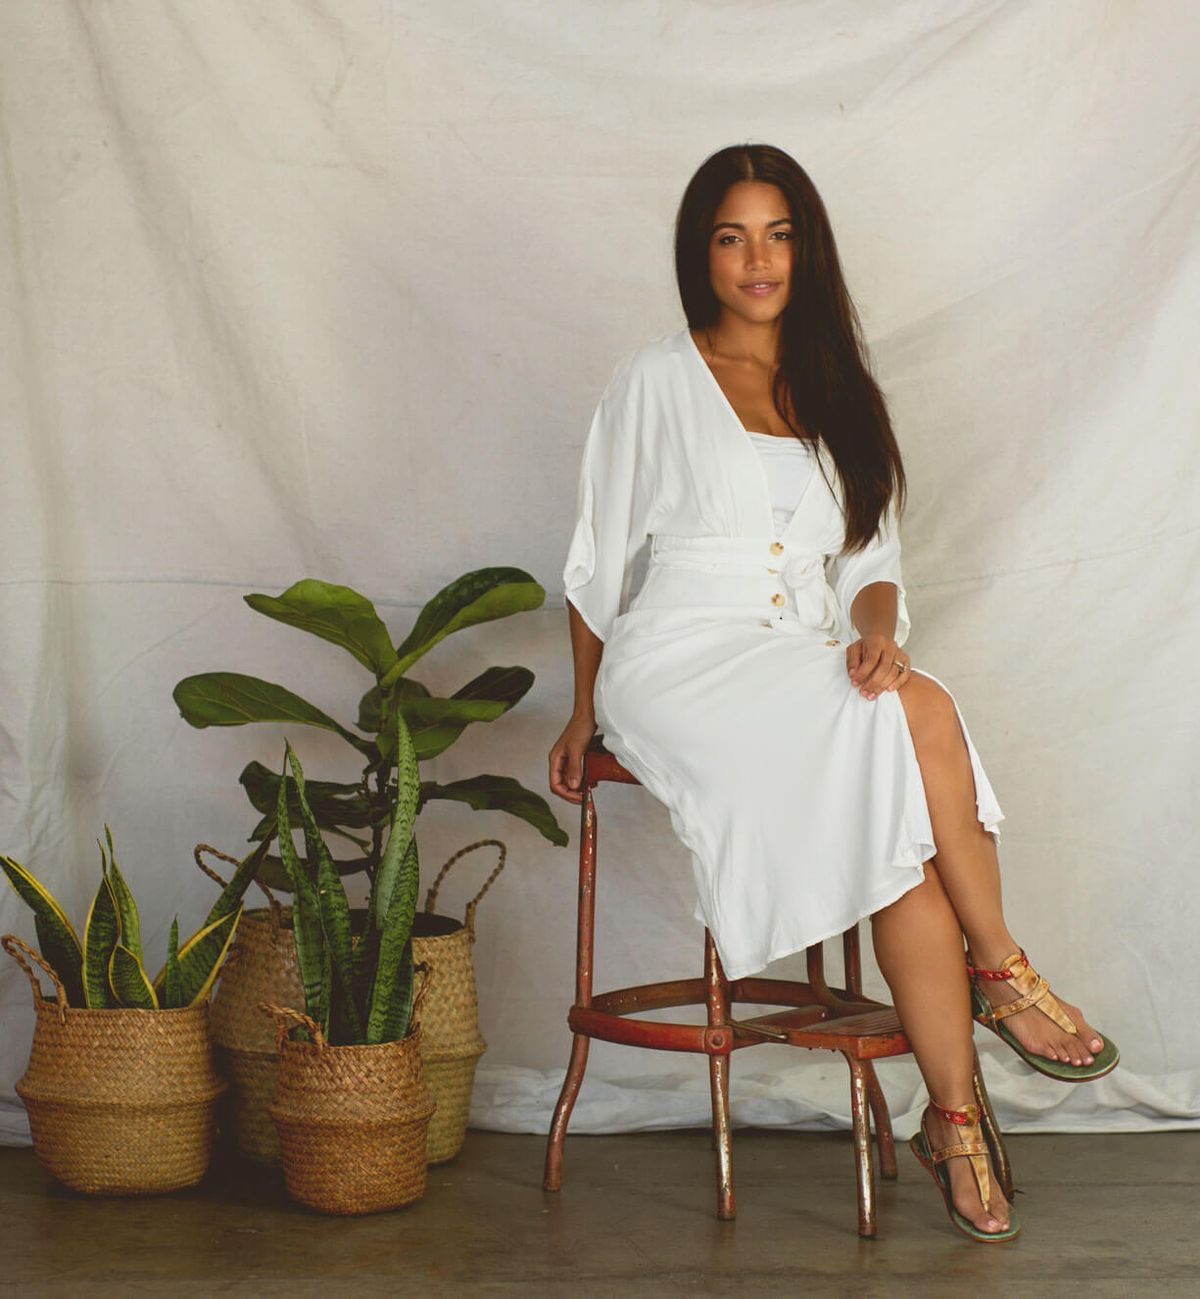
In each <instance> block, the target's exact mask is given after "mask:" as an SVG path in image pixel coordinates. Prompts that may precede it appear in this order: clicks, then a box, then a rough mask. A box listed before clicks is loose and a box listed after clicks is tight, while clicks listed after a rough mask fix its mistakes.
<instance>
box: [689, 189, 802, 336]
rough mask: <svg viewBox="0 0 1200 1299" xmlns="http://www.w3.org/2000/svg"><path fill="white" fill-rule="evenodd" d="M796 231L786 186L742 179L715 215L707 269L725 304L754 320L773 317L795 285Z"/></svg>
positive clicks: (714, 288)
mask: <svg viewBox="0 0 1200 1299" xmlns="http://www.w3.org/2000/svg"><path fill="white" fill-rule="evenodd" d="M794 243H795V233H794V231H793V228H792V220H791V215H790V214H789V212H788V205H787V201H786V200H785V199H784V197H783V193H782V191H781V190H780V189H779V188H778V186H776V185H770V184H768V183H767V182H766V181H761V180H739V181H737V182H736V183H735V184H733V185H731V186H730V187H729V188H728V189H727V190H726V191H725V197H724V198H723V199H722V200H721V203H720V206H719V207H718V208H717V211H716V216H715V217H714V219H713V231H712V237H711V239H710V242H709V245H708V273H709V278H710V279H711V280H712V286H713V292H714V293H715V294H716V295H717V298H718V300H719V301H720V302H721V304H722V306H723V307H725V308H726V309H727V310H729V311H732V312H733V313H734V314H735V315H737V316H741V317H742V318H743V319H745V320H748V321H754V322H763V321H770V320H774V319H775V317H776V316H778V315H779V313H780V312H781V311H782V310H783V308H784V306H785V305H786V303H787V300H788V298H789V297H790V296H791V288H792V254H793V246H794Z"/></svg>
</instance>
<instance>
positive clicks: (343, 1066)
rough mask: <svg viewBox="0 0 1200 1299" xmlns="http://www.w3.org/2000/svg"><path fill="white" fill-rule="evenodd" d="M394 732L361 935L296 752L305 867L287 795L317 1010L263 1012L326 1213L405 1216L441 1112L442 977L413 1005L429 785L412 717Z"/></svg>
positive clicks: (294, 1186)
mask: <svg viewBox="0 0 1200 1299" xmlns="http://www.w3.org/2000/svg"><path fill="white" fill-rule="evenodd" d="M392 723H393V727H394V729H393V732H392V734H393V737H394V741H395V743H394V747H393V749H392V752H393V755H394V757H395V760H396V764H397V781H396V792H395V797H394V798H393V800H392V803H391V816H390V820H389V827H388V833H387V839H386V842H385V844H384V846H383V853H382V856H381V858H380V861H379V866H378V869H377V870H376V872H375V875H374V878H373V880H372V884H371V896H370V901H369V903H368V906H367V923H366V926H365V929H364V931H363V933H362V934H361V935H360V936H357V937H356V936H355V935H354V934H353V933H352V929H351V923H350V903H349V900H348V898H347V896H346V890H345V886H344V885H343V883H342V880H341V876H340V875H339V874H338V872H337V868H336V866H335V865H334V861H333V857H332V855H331V854H330V852H329V849H328V847H327V845H326V844H325V841H324V839H323V837H322V835H321V830H320V827H319V826H318V824H317V820H316V816H315V814H314V810H313V808H312V805H311V804H310V801H309V798H308V793H307V790H306V787H305V782H304V772H303V769H302V768H301V766H300V761H299V759H298V758H297V757H296V754H295V752H294V751H293V749H292V746H291V744H290V743H286V742H285V749H284V766H283V773H282V775H283V776H287V775H288V768H289V767H290V768H291V777H292V780H293V781H294V784H295V791H296V802H297V804H298V807H299V812H300V822H301V825H300V828H301V830H302V832H303V838H304V847H305V855H304V857H303V858H301V857H300V855H299V854H298V853H297V851H296V847H295V843H294V841H293V827H292V817H291V810H290V807H289V798H288V787H287V783H286V781H285V780H284V779H283V778H282V777H281V779H280V781H279V798H278V803H277V805H276V814H277V817H278V827H279V829H278V840H279V852H280V858H281V860H282V862H283V866H284V869H285V870H286V871H287V874H288V878H289V880H290V882H291V885H292V895H293V899H294V901H293V912H292V936H293V941H294V943H295V948H296V959H297V964H298V966H299V969H300V977H301V981H302V984H303V988H304V1011H303V1012H300V1011H299V1010H298V1009H296V1008H294V1007H284V1006H279V1005H277V1004H274V1003H271V1002H266V1001H264V1002H263V1003H262V1007H261V1009H262V1010H263V1011H264V1012H266V1013H267V1014H268V1015H270V1016H271V1017H272V1018H273V1019H274V1021H275V1032H276V1046H277V1048H278V1050H279V1052H280V1061H279V1069H278V1075H277V1082H276V1091H275V1098H274V1100H273V1102H272V1104H271V1106H270V1114H271V1117H272V1119H273V1120H274V1122H275V1126H276V1129H277V1132H278V1136H279V1145H280V1149H281V1152H282V1157H283V1172H284V1180H285V1182H286V1184H287V1189H288V1192H289V1194H290V1195H292V1197H293V1198H294V1199H296V1200H299V1201H300V1202H301V1203H303V1204H307V1205H310V1206H311V1207H313V1208H316V1209H321V1210H323V1211H324V1212H326V1213H340V1214H353V1213H373V1212H378V1211H379V1210H382V1209H393V1208H397V1207H399V1206H400V1205H404V1204H408V1203H411V1202H412V1201H413V1200H416V1199H419V1198H420V1197H421V1195H423V1194H424V1191H425V1182H426V1158H425V1150H426V1140H427V1135H428V1128H429V1118H430V1115H431V1114H432V1113H433V1112H434V1109H435V1102H434V1101H433V1100H432V1098H431V1097H430V1095H429V1092H428V1089H427V1087H426V1085H425V1078H424V1072H423V1070H422V1067H421V1054H420V1037H421V1028H420V1022H419V1018H418V1016H419V1009H420V1001H421V998H422V997H423V996H424V994H425V990H426V988H428V986H429V980H430V970H429V967H428V965H425V966H424V978H423V981H422V986H421V990H420V992H419V993H418V994H417V996H416V997H414V995H413V983H414V978H415V971H416V969H417V968H421V967H419V966H418V965H417V963H416V962H414V960H413V948H412V924H413V917H414V915H415V913H416V904H417V889H418V885H419V882H420V881H419V868H418V864H417V847H416V839H415V836H414V834H413V822H414V819H415V816H416V805H417V795H418V786H419V783H420V780H419V776H418V773H417V760H416V752H415V750H414V748H413V743H412V736H411V734H410V733H409V730H408V727H407V726H406V725H405V723H404V719H403V717H402V716H401V714H400V713H399V711H395V712H394V713H393V714H392ZM296 1033H298V1034H299V1035H300V1036H298V1037H297V1036H293V1034H296Z"/></svg>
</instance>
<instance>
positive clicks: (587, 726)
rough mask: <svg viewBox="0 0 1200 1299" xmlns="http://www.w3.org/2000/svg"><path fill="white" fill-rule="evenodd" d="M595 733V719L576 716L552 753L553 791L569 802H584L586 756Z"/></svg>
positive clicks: (551, 776) (551, 783) (573, 715)
mask: <svg viewBox="0 0 1200 1299" xmlns="http://www.w3.org/2000/svg"><path fill="white" fill-rule="evenodd" d="M595 733H596V719H595V717H594V716H584V715H579V714H574V713H573V714H572V715H571V720H570V721H569V722H568V723H567V724H566V726H564V727H563V733H562V734H561V735H560V736H559V737H558V739H557V740H556V741H555V742H554V747H553V748H552V749H551V750H550V790H551V792H552V793H555V794H557V795H558V796H559V798H565V799H566V800H567V802H568V803H582V802H583V790H582V789H581V788H580V786H581V784H582V782H583V755H584V753H585V752H586V751H587V746H588V745H589V744H590V743H591V742H592V736H593V735H595Z"/></svg>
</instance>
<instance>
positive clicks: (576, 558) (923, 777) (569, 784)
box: [550, 145, 1117, 1241]
mask: <svg viewBox="0 0 1200 1299" xmlns="http://www.w3.org/2000/svg"><path fill="white" fill-rule="evenodd" d="M675 260H676V274H677V277H678V282H679V289H680V294H681V297H682V301H683V308H684V312H685V315H686V317H687V322H688V324H687V327H686V328H684V329H681V330H679V331H677V332H675V333H671V334H668V335H664V336H663V337H661V338H657V339H654V340H652V341H651V342H649V343H646V344H644V345H642V346H641V347H639V348H637V349H636V350H635V351H633V352H632V353H629V354H627V355H626V356H624V357H622V358H621V360H620V361H619V362H618V363H617V366H616V369H615V371H614V373H613V376H612V379H611V380H610V382H609V384H608V387H607V389H606V390H605V392H604V394H603V396H602V397H601V400H600V403H599V405H598V407H597V409H596V413H595V416H594V418H593V420H592V425H591V429H590V431H589V433H588V437H587V440H586V442H585V446H584V451H583V463H582V467H581V471H580V478H579V492H578V515H577V521H576V526H575V531H574V533H573V535H572V538H571V543H570V548H569V552H568V556H567V562H566V567H565V570H564V574H563V580H564V587H565V590H566V595H567V602H568V608H569V611H570V612H569V621H570V632H571V643H572V648H573V653H574V660H575V707H574V711H573V713H572V716H571V719H570V721H569V722H568V723H567V726H566V728H565V729H564V730H563V733H562V735H561V736H560V737H559V739H558V741H557V742H556V743H555V745H554V747H553V749H552V750H551V752H550V787H551V789H552V790H553V792H554V793H556V794H558V795H559V796H560V797H561V798H564V799H566V800H568V801H570V802H575V803H578V802H579V801H580V800H581V798H582V793H581V791H580V790H579V784H580V779H581V768H582V759H583V754H584V751H585V750H586V748H587V745H588V743H589V741H590V740H591V738H592V735H593V734H594V732H595V730H596V727H597V724H598V722H599V724H601V726H602V729H603V732H604V742H605V745H606V747H607V748H608V749H609V750H610V751H611V752H613V753H614V754H615V755H616V757H617V758H618V760H619V761H621V762H622V763H623V764H624V765H625V766H626V767H628V769H629V770H630V771H631V772H633V774H634V775H636V776H637V777H638V779H639V780H640V781H641V782H642V784H643V785H644V786H645V787H646V788H647V789H648V790H649V791H650V792H651V793H652V794H653V795H654V796H655V797H657V798H659V799H660V800H661V801H662V802H663V803H664V804H665V805H666V806H667V808H668V810H669V811H670V815H671V823H672V826H673V828H674V829H675V831H676V833H677V834H678V836H679V838H680V839H681V840H682V842H683V843H684V844H685V845H686V846H687V847H688V848H689V850H690V852H691V856H692V864H693V873H694V878H695V883H696V890H697V903H696V912H695V914H696V918H697V919H698V920H700V921H701V922H702V923H704V924H705V925H707V926H708V928H709V930H710V931H711V932H712V935H713V940H714V942H715V943H716V946H717V951H718V954H719V955H720V958H721V961H722V965H723V967H724V970H725V974H726V976H727V977H728V978H730V979H736V978H741V977H744V976H745V975H747V974H750V973H753V972H756V971H758V970H761V969H762V968H763V966H765V965H766V964H767V963H768V962H769V961H771V960H774V959H775V958H777V957H780V956H783V955H785V954H787V953H790V952H795V951H799V950H801V949H803V948H804V947H806V946H808V945H809V944H811V943H815V942H818V941H820V940H821V939H823V938H826V937H831V936H833V935H834V934H837V933H840V932H842V931H843V930H845V929H847V928H849V927H850V926H851V925H852V924H854V923H855V922H856V921H857V920H859V919H861V918H862V917H864V916H868V915H869V916H870V917H871V922H872V937H873V941H874V947H875V953H876V956H877V959H878V962H879V967H880V970H881V971H882V973H883V976H884V978H885V979H886V981H887V983H888V986H889V988H890V989H891V992H892V996H893V999H894V1001H895V1005H896V1009H897V1012H898V1014H899V1016H900V1019H901V1022H902V1023H903V1025H904V1029H905V1032H906V1033H907V1035H908V1037H909V1040H910V1042H911V1044H912V1048H913V1052H914V1055H915V1057H916V1060H917V1063H918V1066H919V1067H920V1070H921V1074H922V1076H923V1078H924V1080H925V1083H926V1085H927V1087H928V1090H929V1095H930V1105H929V1107H927V1109H926V1111H925V1113H924V1115H923V1117H922V1121H921V1130H920V1132H919V1133H918V1134H917V1135H916V1136H914V1138H913V1141H912V1146H913V1150H914V1152H915V1153H916V1154H917V1156H918V1158H919V1159H920V1160H921V1162H922V1163H923V1164H924V1165H925V1167H926V1168H927V1169H928V1170H929V1171H930V1173H931V1174H932V1175H933V1177H934V1180H935V1182H937V1184H938V1186H939V1188H940V1189H941V1192H942V1196H943V1199H944V1201H945V1204H946V1208H947V1212H948V1213H949V1214H950V1217H951V1220H952V1221H953V1222H954V1223H955V1225H956V1226H957V1227H958V1228H959V1229H960V1230H962V1231H963V1232H965V1233H966V1234H967V1235H969V1236H971V1237H972V1238H973V1239H976V1240H987V1241H998V1240H1010V1239H1012V1238H1013V1237H1014V1236H1015V1235H1016V1233H1017V1231H1018V1229H1019V1228H1018V1226H1017V1224H1016V1223H1015V1222H1014V1221H1013V1220H1012V1217H1011V1214H1010V1212H1009V1207H1008V1204H1007V1202H1006V1200H1005V1197H1004V1196H1003V1195H1002V1194H1000V1195H995V1194H993V1193H992V1188H993V1187H994V1186H995V1184H996V1183H995V1174H994V1170H993V1169H992V1168H991V1166H990V1164H989V1162H988V1158H987V1153H986V1146H985V1145H984V1144H983V1141H982V1134H981V1130H980V1127H979V1120H980V1116H979V1113H978V1110H977V1108H976V1106H975V1105H974V1104H973V1100H974V1095H975V1093H974V1091H973V1086H972V1079H973V1047H972V1029H973V1023H974V1021H973V1018H972V1016H973V1015H974V1017H975V1018H976V1019H978V1020H979V1021H980V1022H983V1023H986V1024H987V1025H988V1027H990V1028H992V1029H993V1031H995V1032H997V1033H998V1034H999V1035H1000V1036H1001V1037H1002V1038H1003V1040H1004V1041H1006V1042H1007V1043H1009V1045H1011V1046H1013V1047H1014V1049H1015V1050H1017V1051H1018V1052H1019V1053H1020V1054H1021V1055H1022V1056H1023V1058H1024V1059H1025V1060H1026V1061H1027V1062H1028V1063H1029V1064H1031V1065H1032V1066H1033V1067H1034V1068H1036V1069H1039V1070H1040V1071H1041V1072H1043V1073H1047V1074H1050V1075H1051V1076H1052V1077H1056V1078H1061V1079H1068V1080H1072V1081H1081V1080H1083V1079H1087V1078H1094V1077H1099V1076H1100V1075H1101V1074H1103V1073H1107V1072H1108V1071H1109V1070H1110V1069H1112V1068H1113V1067H1114V1065H1115V1064H1116V1061H1117V1050H1116V1047H1115V1046H1114V1045H1113V1044H1112V1043H1110V1042H1109V1041H1108V1040H1107V1039H1105V1038H1103V1037H1102V1036H1101V1035H1100V1034H1099V1033H1097V1032H1095V1031H1094V1030H1093V1029H1092V1027H1091V1026H1090V1025H1089V1024H1088V1023H1087V1021H1086V1020H1085V1019H1084V1017H1083V1015H1082V1013H1081V1012H1080V1011H1079V1009H1078V1008H1077V1007H1075V1006H1073V1005H1071V1004H1069V1003H1066V1002H1060V1001H1058V1000H1056V999H1055V998H1054V997H1053V996H1052V994H1050V992H1049V990H1048V989H1047V988H1046V986H1045V983H1044V981H1043V980H1041V979H1040V978H1039V976H1038V975H1037V973H1036V971H1034V970H1033V969H1032V967H1031V966H1030V965H1029V964H1028V962H1027V961H1026V959H1025V956H1024V953H1023V951H1022V950H1021V948H1020V946H1019V944H1018V943H1017V941H1016V939H1014V938H1013V936H1012V935H1011V934H1010V933H1009V931H1008V929H1007V928H1006V926H1005V922H1004V916H1003V913H1002V911H1001V904H1000V875H999V864H998V858H997V850H996V842H997V841H998V839H999V831H998V830H997V829H996V826H997V824H998V823H999V822H1000V821H1001V820H1002V819H1003V815H1004V814H1003V813H1002V812H1001V810H1000V807H999V804H998V803H997V801H996V797H995V794H994V793H993V791H992V788H991V785H990V784H989V783H988V780H987V775H986V773H985V772H984V770H983V766H982V763H981V762H980V760H979V756H978V754H977V753H976V751H975V747H974V745H973V744H972V742H971V738H970V735H969V733H968V732H967V728H966V723H965V722H964V720H963V718H962V715H961V713H960V712H959V710H958V705H957V703H956V701H955V700H954V698H953V696H952V695H951V694H950V692H949V691H948V690H947V689H946V688H945V687H944V686H943V685H942V684H941V682H939V681H938V680H937V679H936V678H934V677H933V676H931V675H930V674H929V673H927V672H923V671H922V670H921V669H919V668H915V667H914V666H913V665H912V663H911V661H910V659H909V657H908V655H907V654H906V653H905V652H904V650H903V649H902V648H901V646H902V645H903V644H904V642H905V640H906V639H907V637H908V633H909V628H910V624H909V617H908V610H907V606H906V603H905V590H904V586H903V582H902V579H901V573H900V543H899V538H898V535H897V531H896V525H897V522H898V518H899V513H900V509H901V507H902V505H903V501H904V495H905V477H904V470H903V466H902V463H901V457H900V453H899V450H898V448H897V445H896V440H895V438H894V436H893V432H892V428H891V424H890V422H889V418H888V413H887V409H886V406H885V403H884V399H883V397H882V395H881V393H880V391H879V389H878V387H877V386H876V384H875V382H874V381H873V379H872V378H871V376H870V374H869V372H868V367H867V363H866V360H865V355H864V348H863V345H862V342H861V334H860V325H859V322H858V319H857V315H856V313H855V310H854V307H853V304H852V303H851V300H850V297H849V294H848V292H847V290H846V286H845V284H844V282H843V279H842V273H841V268H840V264H839V260H838V256H837V250H836V246H835V243H834V238H833V232H832V230H831V228H830V224H829V219H828V217H827V215H826V212H825V209H824V206H823V204H822V202H821V199H820V197H819V195H818V194H817V191H816V189H815V188H814V186H813V184H812V181H811V180H810V179H809V177H808V175H807V174H806V173H805V171H804V170H803V168H801V167H800V166H799V165H798V164H797V163H796V162H795V161H794V160H793V159H792V158H790V157H789V156H788V155H787V154H785V153H783V152H782V151H781V150H779V149H776V148H772V147H770V146H767V145H739V146H734V147H731V148H728V149H723V150H721V151H720V152H718V153H716V154H714V155H713V156H712V157H710V158H709V159H708V160H707V161H706V162H705V163H704V164H703V165H702V166H701V167H700V169H699V170H698V171H697V173H696V175H695V176H694V177H693V178H692V180H691V182H690V183H689V185H688V187H687V190H686V192H685V194H684V196H683V200H682V203H681V205H680V209H679V214H678V220H677V224H676V232H675ZM647 540H649V554H648V561H649V562H648V568H647V570H646V575H645V580H644V582H643V583H642V585H641V587H640V589H639V590H638V592H637V595H636V597H635V598H634V599H633V600H632V601H631V600H630V599H629V592H630V589H631V585H632V576H633V569H634V562H635V560H636V559H637V557H638V556H639V555H640V554H641V553H642V548H643V546H644V545H645V543H646V542H647ZM964 936H965V939H966V951H965V952H964Z"/></svg>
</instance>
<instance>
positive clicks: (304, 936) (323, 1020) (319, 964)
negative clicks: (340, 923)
mask: <svg viewBox="0 0 1200 1299" xmlns="http://www.w3.org/2000/svg"><path fill="white" fill-rule="evenodd" d="M290 750H291V745H290V744H288V743H287V742H286V741H285V742H284V753H283V772H282V774H281V778H280V781H279V802H278V804H277V808H276V815H277V817H278V821H279V854H280V857H281V859H282V861H283V865H284V869H285V870H286V871H287V874H288V879H289V880H290V881H291V886H292V894H293V897H292V941H293V942H294V943H295V946H296V963H297V965H298V966H299V967H300V982H301V983H302V984H303V985H304V1008H305V1010H306V1011H307V1012H308V1014H309V1015H310V1017H311V1018H313V1019H315V1020H316V1021H317V1023H318V1024H320V1025H321V1030H322V1032H324V1033H326V1034H328V1031H329V1006H330V1000H331V992H332V978H333V969H332V964H331V961H330V957H329V952H328V949H327V947H326V944H325V934H324V931H323V929H322V928H321V905H320V901H319V899H318V897H317V882H316V880H315V878H313V877H311V876H310V875H309V868H308V867H307V866H306V865H304V864H303V863H302V862H301V861H300V858H299V856H298V854H297V852H296V845H295V841H294V840H293V839H292V820H291V814H290V812H289V810H288V801H287V784H286V783H285V781H284V780H283V779H282V776H285V775H286V774H287V769H288V753H289V752H290Z"/></svg>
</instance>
